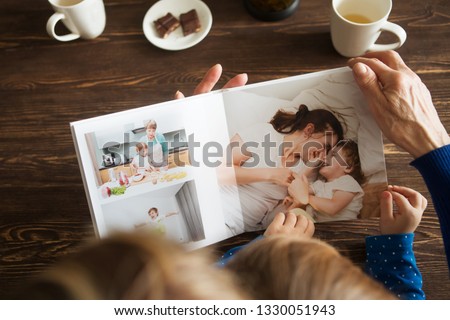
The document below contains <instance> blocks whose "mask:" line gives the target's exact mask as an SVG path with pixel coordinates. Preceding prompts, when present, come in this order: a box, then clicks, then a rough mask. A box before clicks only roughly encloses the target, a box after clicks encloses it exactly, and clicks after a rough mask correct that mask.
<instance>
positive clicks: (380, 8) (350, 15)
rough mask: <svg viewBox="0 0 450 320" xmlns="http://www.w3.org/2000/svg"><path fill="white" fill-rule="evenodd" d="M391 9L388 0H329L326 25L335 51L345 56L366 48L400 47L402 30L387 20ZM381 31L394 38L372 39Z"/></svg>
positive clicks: (368, 49) (375, 49) (402, 42)
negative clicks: (386, 41) (381, 41)
mask: <svg viewBox="0 0 450 320" xmlns="http://www.w3.org/2000/svg"><path fill="white" fill-rule="evenodd" d="M391 9H392V0H333V1H332V11H331V22H330V28H331V40H332V42H333V46H334V48H335V49H336V51H337V52H339V53H340V54H341V55H343V56H345V57H356V56H361V55H363V54H365V53H366V52H369V51H386V50H395V49H398V48H400V47H401V46H402V45H403V44H404V43H405V41H406V32H405V30H404V29H403V28H402V27H400V26H399V25H398V24H395V23H392V22H389V21H387V19H388V17H389V14H390V12H391ZM383 31H386V32H390V33H392V34H394V35H395V36H396V38H397V41H396V42H394V43H390V44H377V43H375V42H376V41H377V39H378V37H379V36H380V34H381V32H383Z"/></svg>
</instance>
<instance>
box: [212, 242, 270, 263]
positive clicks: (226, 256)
mask: <svg viewBox="0 0 450 320" xmlns="http://www.w3.org/2000/svg"><path fill="white" fill-rule="evenodd" d="M263 238H264V236H263V235H260V236H258V237H256V238H255V239H253V240H252V241H250V242H249V243H247V244H244V245H242V246H237V247H234V248H231V249H230V250H228V251H227V252H225V254H224V255H223V256H222V257H221V258H220V259H219V261H217V263H216V265H217V266H218V267H220V268H222V267H225V266H226V265H227V264H228V262H230V261H231V260H232V259H233V258H234V256H235V254H236V253H238V252H239V251H241V250H242V249H244V248H245V247H246V246H248V245H249V244H251V243H253V242H255V241H258V240H260V239H263Z"/></svg>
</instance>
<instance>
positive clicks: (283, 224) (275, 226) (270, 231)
mask: <svg viewBox="0 0 450 320" xmlns="http://www.w3.org/2000/svg"><path fill="white" fill-rule="evenodd" d="M314 230H315V228H314V223H313V222H312V221H310V220H309V219H308V218H306V217H304V216H302V215H299V216H296V215H295V214H293V213H290V212H289V213H287V214H284V213H283V212H279V213H277V215H276V216H275V218H274V219H273V221H272V222H271V223H270V225H269V227H268V228H267V229H266V231H265V232H264V236H266V237H267V236H272V235H286V236H294V237H301V238H305V237H306V238H312V236H313V234H314Z"/></svg>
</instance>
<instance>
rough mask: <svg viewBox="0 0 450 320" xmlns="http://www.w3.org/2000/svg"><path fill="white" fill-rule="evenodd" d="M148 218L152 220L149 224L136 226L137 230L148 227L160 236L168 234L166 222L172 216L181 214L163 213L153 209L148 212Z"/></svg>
mask: <svg viewBox="0 0 450 320" xmlns="http://www.w3.org/2000/svg"><path fill="white" fill-rule="evenodd" d="M147 214H148V217H149V218H150V219H149V220H148V221H147V222H144V223H141V224H138V225H135V227H136V228H140V227H144V226H148V227H150V229H151V230H154V231H156V232H158V233H160V234H165V233H166V226H165V225H164V220H165V219H166V218H168V217H170V216H174V215H177V214H179V213H178V212H176V211H175V212H167V213H162V212H159V210H158V208H156V207H152V208H150V209H149V210H148V212H147Z"/></svg>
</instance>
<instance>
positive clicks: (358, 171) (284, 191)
mask: <svg viewBox="0 0 450 320" xmlns="http://www.w3.org/2000/svg"><path fill="white" fill-rule="evenodd" d="M224 101H225V112H226V117H227V124H228V132H229V139H230V143H229V145H228V150H229V152H228V153H227V154H229V155H231V156H230V157H228V158H227V159H224V163H227V165H226V166H222V167H221V168H219V169H218V181H219V185H220V188H221V198H222V203H223V206H224V216H225V224H226V226H227V228H228V230H229V232H230V235H235V234H239V233H242V232H245V231H255V230H261V229H265V228H266V227H267V226H268V225H269V224H270V222H271V221H272V219H273V217H274V215H275V214H276V213H278V212H280V211H281V212H288V211H292V212H294V213H296V214H303V215H306V216H307V217H308V218H310V219H311V220H313V221H315V222H327V221H338V220H354V219H361V218H369V217H376V216H379V206H378V201H377V200H378V195H379V193H380V192H381V191H382V190H385V189H386V187H387V178H386V169H385V162H384V153H383V143H382V137H381V132H380V130H379V128H378V127H377V125H376V124H375V122H374V120H373V119H372V118H371V116H370V114H369V112H368V110H367V106H366V104H365V102H364V99H363V96H362V94H361V93H360V91H359V89H358V87H357V86H356V84H355V83H354V80H353V77H352V75H351V72H350V70H345V69H342V70H341V71H340V72H337V73H331V74H327V75H324V76H322V77H311V78H300V79H299V80H298V81H294V80H291V81H288V82H286V81H280V82H278V83H277V84H271V85H270V86H264V85H261V86H256V87H253V88H248V89H245V88H244V89H243V90H239V92H226V93H225V94H224Z"/></svg>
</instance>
